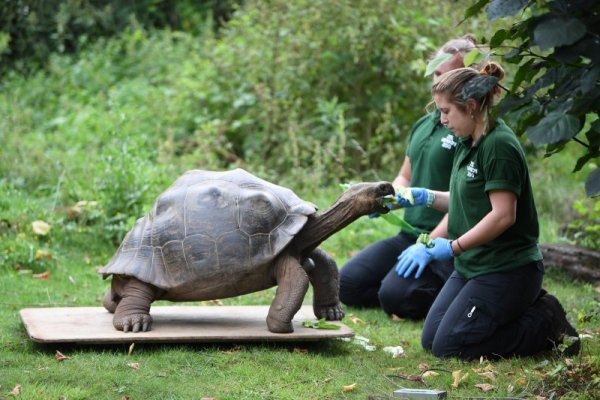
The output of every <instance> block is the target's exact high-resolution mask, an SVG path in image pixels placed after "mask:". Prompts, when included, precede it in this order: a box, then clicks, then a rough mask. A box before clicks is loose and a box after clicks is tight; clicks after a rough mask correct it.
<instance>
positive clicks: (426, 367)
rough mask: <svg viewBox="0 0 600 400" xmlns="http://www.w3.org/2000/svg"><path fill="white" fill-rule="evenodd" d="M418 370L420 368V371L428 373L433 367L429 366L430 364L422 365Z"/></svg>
mask: <svg viewBox="0 0 600 400" xmlns="http://www.w3.org/2000/svg"><path fill="white" fill-rule="evenodd" d="M417 368H419V371H427V370H428V369H430V368H431V367H430V366H429V364H425V363H421V364H419V366H418V367H417Z"/></svg>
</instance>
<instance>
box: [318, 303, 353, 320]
mask: <svg viewBox="0 0 600 400" xmlns="http://www.w3.org/2000/svg"><path fill="white" fill-rule="evenodd" d="M313 311H314V312H315V317H317V318H319V319H321V318H325V319H326V320H327V321H341V320H342V318H344V315H345V314H344V311H342V308H341V307H340V304H339V303H338V304H335V305H330V306H323V305H317V304H315V305H314V306H313Z"/></svg>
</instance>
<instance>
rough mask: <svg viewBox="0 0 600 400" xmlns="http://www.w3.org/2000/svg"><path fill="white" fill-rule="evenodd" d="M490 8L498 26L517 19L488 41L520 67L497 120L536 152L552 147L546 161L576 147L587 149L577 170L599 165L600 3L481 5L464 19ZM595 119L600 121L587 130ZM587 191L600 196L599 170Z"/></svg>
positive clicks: (504, 1)
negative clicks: (504, 121) (570, 146)
mask: <svg viewBox="0 0 600 400" xmlns="http://www.w3.org/2000/svg"><path fill="white" fill-rule="evenodd" d="M486 6H487V8H485V7H486ZM484 8H485V9H486V12H487V16H488V18H489V19H490V20H492V21H493V20H496V19H499V18H503V17H507V16H513V15H518V16H517V19H516V21H515V22H514V23H512V26H511V27H510V28H509V29H499V30H497V31H496V32H495V33H494V35H493V36H492V37H491V39H490V46H491V48H493V49H495V50H496V51H497V52H498V53H499V54H501V55H502V56H503V58H504V60H505V61H507V62H508V63H512V64H515V65H516V66H517V70H516V73H515V77H514V79H513V82H512V87H511V92H510V94H508V95H507V96H506V97H505V98H504V99H503V100H502V102H501V103H500V105H499V114H500V115H506V116H507V118H509V119H511V120H512V123H513V126H516V127H517V128H518V129H517V133H518V134H523V133H525V134H526V135H527V136H528V137H529V139H530V140H531V141H532V142H533V143H534V144H535V145H546V152H547V155H552V154H555V153H557V152H560V151H562V150H563V149H564V148H565V147H566V146H567V145H568V144H570V143H578V144H580V145H582V147H581V148H582V149H583V151H582V152H580V155H579V160H578V161H577V163H576V165H575V168H574V170H575V171H578V170H580V169H581V168H582V167H583V165H585V164H586V163H591V164H594V160H596V159H598V158H599V157H600V122H598V119H597V118H598V115H597V111H598V109H599V108H600V106H599V104H600V103H599V101H600V85H599V84H598V78H599V76H600V42H599V41H598V35H599V33H600V30H599V28H598V27H599V26H600V25H598V13H599V12H600V3H599V2H597V1H594V0H584V1H577V2H571V1H566V0H555V1H548V0H543V1H537V2H527V1H524V0H480V1H478V2H477V3H476V4H475V5H473V6H472V7H471V8H469V9H468V10H467V12H466V13H465V16H466V17H467V18H470V17H472V16H473V15H476V14H477V13H478V12H480V11H481V10H482V9H484ZM523 9H524V11H522V10H523ZM590 120H593V121H594V122H592V123H587V122H589V121H590ZM586 192H587V194H588V196H597V195H599V194H600V172H598V167H597V165H596V172H593V173H592V174H590V176H589V177H588V182H587V183H586Z"/></svg>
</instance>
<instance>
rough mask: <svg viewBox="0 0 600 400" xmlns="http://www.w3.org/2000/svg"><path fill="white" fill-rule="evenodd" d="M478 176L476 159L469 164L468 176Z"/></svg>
mask: <svg viewBox="0 0 600 400" xmlns="http://www.w3.org/2000/svg"><path fill="white" fill-rule="evenodd" d="M475 176H477V168H476V167H475V161H471V162H470V163H469V165H467V178H475Z"/></svg>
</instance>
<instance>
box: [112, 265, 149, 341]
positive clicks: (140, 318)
mask: <svg viewBox="0 0 600 400" xmlns="http://www.w3.org/2000/svg"><path fill="white" fill-rule="evenodd" d="M112 292H113V293H114V294H116V295H117V296H118V297H120V299H121V300H120V301H119V302H118V304H117V308H116V310H115V315H114V317H113V326H114V327H115V329H117V330H120V331H123V332H129V331H130V330H131V331H132V332H139V331H142V332H146V331H148V330H150V327H151V326H152V317H151V316H150V304H152V302H153V301H154V299H156V296H157V293H158V289H157V288H156V287H154V286H152V285H150V284H148V283H145V282H142V281H139V280H137V279H135V278H124V277H120V276H117V275H113V278H112Z"/></svg>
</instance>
